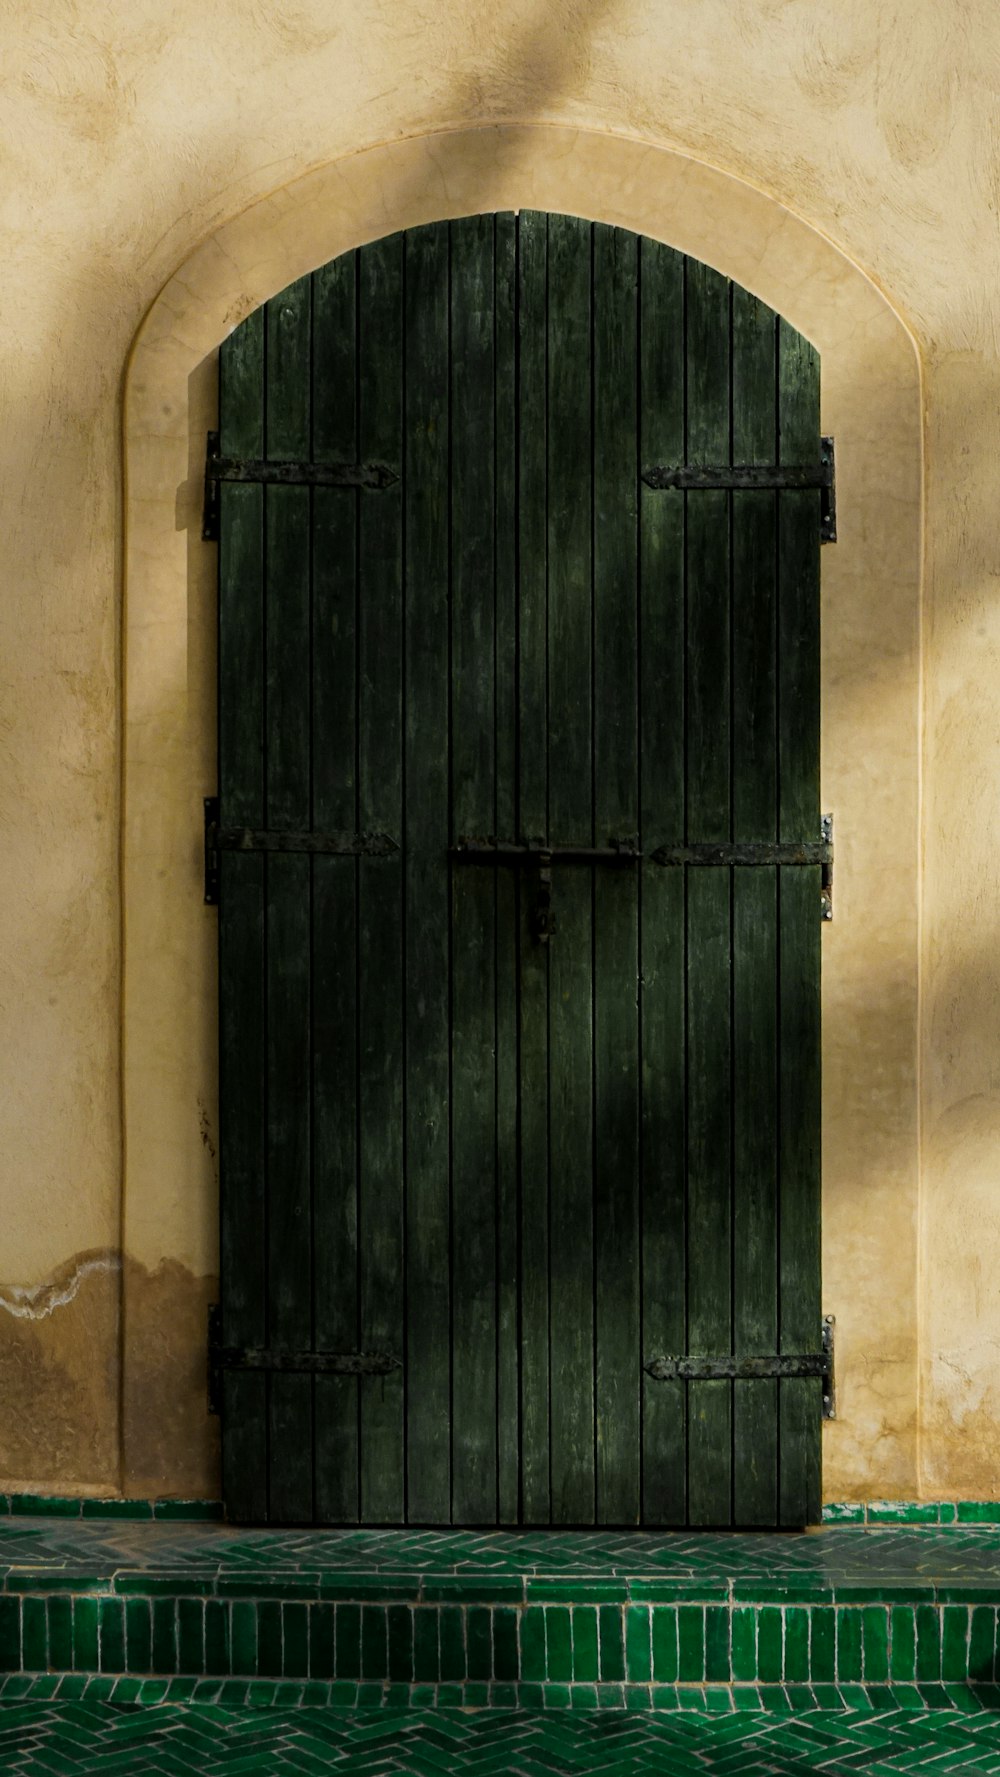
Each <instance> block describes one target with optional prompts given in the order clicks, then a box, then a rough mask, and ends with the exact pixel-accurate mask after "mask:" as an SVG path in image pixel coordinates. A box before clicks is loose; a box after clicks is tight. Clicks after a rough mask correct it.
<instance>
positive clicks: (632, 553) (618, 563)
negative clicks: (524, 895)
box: [557, 226, 642, 1524]
mask: <svg viewBox="0 0 1000 1777" xmlns="http://www.w3.org/2000/svg"><path fill="white" fill-rule="evenodd" d="M637 245H638V243H637V240H636V236H635V235H634V234H630V233H628V232H626V231H625V230H623V229H613V228H605V227H601V226H595V228H594V237H593V252H594V293H593V302H594V519H593V535H594V839H595V843H596V844H598V845H606V844H607V843H608V842H609V841H610V840H613V839H629V838H632V839H634V838H635V836H636V835H637V833H638V829H639V808H638V749H637V735H636V706H637V693H638V684H637V616H638V611H637V596H636V594H637V584H636V582H637V566H638V562H637V535H636V517H637V492H636V490H637V485H638V470H637V463H636V445H637V431H636V346H637V340H636V282H637V273H638V266H637ZM638 899H639V884H638V871H637V870H635V871H633V870H616V869H597V870H595V872H594V1093H595V1143H594V1172H593V1194H594V1254H595V1272H596V1288H595V1329H594V1336H595V1346H596V1364H595V1411H596V1425H597V1437H596V1450H597V1510H596V1515H597V1521H598V1523H602V1524H634V1523H637V1522H638V1520H639V1516H640V1509H641V1508H640V1480H639V1453H640V1433H639V1402H640V1392H641V1388H640V1378H641V1375H642V1359H641V1352H640V1344H639V1104H638V1087H639V1019H638V1003H639V992H638V936H639V934H638ZM557 941H558V940H557Z"/></svg>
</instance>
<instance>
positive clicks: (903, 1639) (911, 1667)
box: [889, 1605, 917, 1682]
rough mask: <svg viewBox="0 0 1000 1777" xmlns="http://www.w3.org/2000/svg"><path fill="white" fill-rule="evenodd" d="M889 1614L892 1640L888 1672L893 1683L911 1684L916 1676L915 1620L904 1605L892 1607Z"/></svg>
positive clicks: (911, 1612) (910, 1611)
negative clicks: (896, 1681)
mask: <svg viewBox="0 0 1000 1777" xmlns="http://www.w3.org/2000/svg"><path fill="white" fill-rule="evenodd" d="M889 1614H890V1633H891V1638H892V1649H891V1657H890V1671H891V1673H892V1677H893V1680H894V1681H895V1680H902V1681H904V1682H911V1681H912V1680H913V1679H915V1678H916V1674H917V1629H916V1618H915V1617H914V1614H913V1611H912V1610H911V1609H909V1608H908V1606H906V1605H893V1607H892V1610H891V1611H890V1613H889Z"/></svg>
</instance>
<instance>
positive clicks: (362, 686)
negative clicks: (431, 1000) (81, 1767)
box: [358, 235, 406, 1524]
mask: <svg viewBox="0 0 1000 1777" xmlns="http://www.w3.org/2000/svg"><path fill="white" fill-rule="evenodd" d="M358 301H359V321H360V331H359V341H358V357H359V365H360V400H359V436H360V446H361V457H362V460H363V461H369V460H371V461H376V462H387V463H389V464H395V465H398V464H399V460H400V451H401V440H402V383H403V377H402V368H403V341H402V237H401V236H400V235H390V236H389V237H387V238H386V239H385V240H381V241H376V242H375V243H374V244H373V245H371V246H368V247H362V248H361V250H360V265H359V288H358ZM400 493H401V490H400V485H399V484H398V483H397V484H396V485H395V486H394V487H391V488H389V489H387V490H385V491H383V492H380V493H379V494H377V495H374V494H373V495H371V496H370V497H369V498H367V499H362V500H361V502H360V506H359V513H360V527H361V545H360V616H361V630H360V647H359V712H358V713H359V739H360V776H359V807H358V813H359V819H360V824H361V828H362V830H369V829H373V830H379V831H382V832H386V833H389V834H391V835H392V836H393V837H394V838H396V839H397V841H398V839H399V836H400V833H401V829H402V651H403V648H402V644H403V623H402V617H403V590H402V534H401V523H400V519H401V510H402V506H401V497H400ZM400 860H401V854H400V853H399V852H395V853H393V854H391V855H390V856H388V857H385V858H379V857H376V858H361V859H360V861H359V870H358V895H359V932H358V948H359V962H358V968H359V973H358V983H359V992H360V997H361V1025H360V1110H361V1118H360V1122H361V1127H360V1147H361V1188H360V1201H359V1214H358V1244H359V1251H360V1255H361V1277H360V1291H361V1341H362V1349H363V1350H368V1351H389V1352H391V1353H392V1354H393V1355H394V1356H396V1357H400V1358H403V1359H405V1356H406V1353H405V1351H404V1344H403V1340H404V1326H405V1311H404V1303H403V1275H404V1268H403V1140H402V1134H403V1053H402V1048H403V1045H402V1024H403V1018H402V993H403V959H402V870H401V862H400ZM404 1377H405V1364H404V1368H403V1369H401V1370H393V1371H392V1372H391V1373H390V1374H389V1375H387V1376H373V1377H366V1378H364V1379H363V1380H362V1382H361V1385H360V1392H361V1434H360V1436H361V1516H362V1520H363V1521H364V1522H365V1523H369V1524H378V1523H399V1522H401V1521H402V1519H403V1515H404V1509H405V1496H404V1451H403V1432H404V1404H403V1386H404Z"/></svg>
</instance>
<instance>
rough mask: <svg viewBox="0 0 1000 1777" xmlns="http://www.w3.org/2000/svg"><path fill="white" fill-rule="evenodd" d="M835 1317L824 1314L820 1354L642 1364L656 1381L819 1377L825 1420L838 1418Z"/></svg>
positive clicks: (674, 1359)
mask: <svg viewBox="0 0 1000 1777" xmlns="http://www.w3.org/2000/svg"><path fill="white" fill-rule="evenodd" d="M834 1324H835V1323H834V1316H833V1315H832V1314H825V1315H824V1316H823V1325H822V1329H821V1333H820V1349H819V1351H807V1352H798V1353H781V1355H773V1356H767V1357H757V1356H755V1357H738V1356H736V1355H735V1353H734V1354H732V1355H730V1356H727V1357H654V1358H650V1359H649V1361H648V1362H647V1363H645V1364H643V1366H642V1367H643V1369H644V1370H645V1372H646V1375H647V1376H649V1377H650V1378H651V1379H652V1381H654V1382H758V1381H767V1380H771V1379H774V1378H781V1377H787V1378H794V1377H800V1376H819V1377H821V1378H822V1382H823V1418H824V1419H836V1417H837V1400H836V1392H835V1387H834V1370H833V1330H834Z"/></svg>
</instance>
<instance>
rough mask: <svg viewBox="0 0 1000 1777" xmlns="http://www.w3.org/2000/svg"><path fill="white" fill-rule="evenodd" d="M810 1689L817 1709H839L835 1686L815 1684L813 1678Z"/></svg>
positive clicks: (838, 1698)
mask: <svg viewBox="0 0 1000 1777" xmlns="http://www.w3.org/2000/svg"><path fill="white" fill-rule="evenodd" d="M831 1627H832V1625H831ZM810 1688H811V1690H812V1694H813V1696H814V1697H815V1699H816V1707H817V1709H839V1708H840V1692H839V1691H838V1689H837V1687H836V1685H835V1684H817V1682H816V1680H815V1678H814V1679H813V1681H812V1685H811V1687H810Z"/></svg>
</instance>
